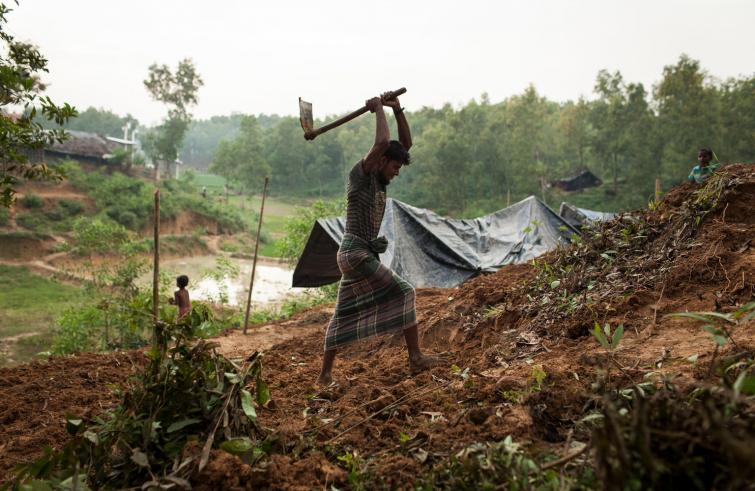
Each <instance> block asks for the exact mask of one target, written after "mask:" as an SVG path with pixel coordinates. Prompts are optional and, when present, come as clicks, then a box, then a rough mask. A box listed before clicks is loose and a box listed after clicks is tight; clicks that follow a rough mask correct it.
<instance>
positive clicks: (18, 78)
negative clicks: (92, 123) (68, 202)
mask: <svg viewBox="0 0 755 491" xmlns="http://www.w3.org/2000/svg"><path fill="white" fill-rule="evenodd" d="M9 12H11V9H9V8H8V7H7V6H6V5H5V4H4V3H0V206H4V207H9V206H10V205H11V204H12V203H13V200H14V196H15V194H16V188H17V187H18V185H19V183H20V182H21V181H22V180H24V179H30V180H34V179H61V178H62V177H63V176H62V175H61V174H60V172H59V171H57V170H56V169H54V168H49V167H47V166H46V165H44V164H40V163H31V162H29V159H28V157H27V155H26V153H25V151H26V150H29V149H40V148H44V147H45V146H46V145H50V144H52V143H53V142H55V141H63V139H64V138H65V132H64V131H63V130H62V129H61V128H60V126H61V125H63V124H64V123H65V122H66V121H68V119H69V118H72V117H75V116H76V110H75V109H74V108H73V107H71V106H70V105H68V104H67V103H66V104H63V105H62V106H57V105H55V104H54V103H53V102H52V100H51V99H50V98H49V97H46V96H43V95H41V93H42V92H43V91H44V89H45V86H44V83H43V82H42V81H41V80H40V74H42V73H46V72H47V71H48V70H47V59H46V58H45V57H44V56H42V54H41V53H40V52H39V50H38V49H37V48H36V47H34V46H33V45H31V44H27V43H21V42H18V41H16V40H15V39H14V38H13V36H11V35H10V34H8V32H7V30H6V24H7V19H6V15H7V14H8V13H9ZM14 111H18V112H17V113H16V112H14ZM40 113H41V115H42V116H43V117H44V118H46V119H47V120H49V121H54V122H55V123H56V125H57V128H54V129H52V130H49V131H47V130H45V129H44V128H43V126H42V124H41V123H40V120H39V116H40Z"/></svg>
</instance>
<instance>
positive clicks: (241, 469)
mask: <svg viewBox="0 0 755 491" xmlns="http://www.w3.org/2000/svg"><path fill="white" fill-rule="evenodd" d="M753 186H755V168H754V167H753V166H750V165H733V166H728V167H726V168H724V169H722V170H720V171H718V172H717V173H716V174H715V175H714V177H713V178H712V179H711V180H710V181H709V182H708V184H706V185H705V186H698V185H694V184H685V185H683V186H682V187H680V188H677V189H675V190H672V191H671V192H670V193H669V195H668V196H667V197H666V199H665V200H664V201H663V202H662V203H661V204H660V206H658V207H657V208H656V209H654V210H641V211H638V212H636V213H633V214H627V215H624V216H620V217H618V218H616V219H615V220H613V221H611V222H609V223H606V224H604V225H602V226H600V227H599V228H596V229H594V230H591V231H588V232H587V233H586V234H585V235H584V237H583V238H582V241H581V243H579V244H575V245H574V246H573V247H571V248H568V249H563V250H558V251H554V252H552V253H550V254H549V255H548V256H546V257H544V258H542V259H541V260H538V261H537V262H535V263H534V264H529V265H519V266H509V267H505V268H502V269H501V270H500V271H498V272H497V273H495V274H492V275H486V276H480V277H477V278H474V279H472V280H470V281H468V282H466V283H465V284H463V285H460V286H459V287H458V288H454V289H437V290H420V291H418V292H417V315H418V320H419V322H420V326H421V335H422V339H423V344H424V345H425V346H429V347H430V348H431V349H432V350H436V351H445V352H446V353H445V355H446V356H447V357H448V363H446V364H444V365H443V366H440V367H438V368H436V369H433V370H432V371H430V372H425V373H421V374H419V375H417V376H414V377H412V376H410V373H409V370H408V367H407V359H406V358H407V355H406V350H405V349H404V347H403V343H402V342H401V339H400V337H399V338H397V337H391V338H381V339H374V340H370V341H368V342H364V343H359V344H356V345H353V346H350V347H348V348H347V349H344V350H343V352H342V353H340V354H339V357H338V359H337V360H336V365H335V369H334V377H335V379H336V381H337V384H335V385H333V386H331V387H328V388H327V389H324V390H320V389H318V388H316V387H315V386H314V381H315V379H316V377H317V374H318V371H319V368H320V362H321V355H322V349H323V331H324V327H325V324H326V320H327V319H326V317H327V316H326V315H325V314H323V311H319V312H317V313H316V314H312V315H302V316H300V317H298V318H297V319H295V320H294V321H293V322H290V323H288V324H286V325H279V326H278V327H279V328H282V329H291V330H294V329H295V330H297V331H298V333H300V334H301V335H299V336H297V337H295V338H292V339H288V340H286V341H283V342H282V343H280V344H277V345H275V346H273V347H271V348H270V349H269V350H267V351H266V352H265V358H264V377H265V379H266V380H267V382H268V384H269V387H270V391H271V393H272V396H273V400H274V404H271V405H270V406H269V407H267V408H259V410H258V420H259V422H260V424H261V425H262V426H263V427H265V428H267V429H268V430H269V434H270V438H269V441H268V442H267V444H268V445H269V447H270V449H271V450H270V452H271V454H272V455H271V457H270V458H268V459H265V460H263V461H262V463H259V464H256V465H255V466H254V467H252V466H250V465H248V464H247V463H245V462H244V461H242V460H241V459H239V458H236V457H232V456H229V455H228V454H226V453H224V452H220V451H218V452H214V453H213V455H212V458H211V460H210V464H208V467H207V468H205V470H204V471H203V473H202V474H201V475H199V476H195V478H194V480H193V484H194V486H195V487H200V488H202V489H217V488H228V489H312V488H323V487H329V486H330V485H335V486H336V487H338V488H343V487H346V486H349V485H351V486H352V487H356V486H358V485H359V483H365V482H369V484H370V486H369V487H372V488H375V487H378V488H379V487H386V488H407V487H410V486H411V483H416V481H417V480H418V479H420V478H421V477H422V476H424V475H427V474H429V473H431V472H432V471H433V469H434V468H435V467H436V466H437V465H440V464H442V463H445V462H447V461H448V459H449V457H451V456H453V455H456V454H457V453H458V452H459V451H461V450H463V449H465V448H467V447H468V446H469V445H472V444H473V443H476V442H489V441H499V440H502V439H504V438H505V437H507V436H509V435H510V436H512V437H513V438H514V439H515V440H516V441H523V442H529V443H528V448H529V449H530V450H531V451H532V452H533V453H535V454H551V455H553V454H555V455H561V454H563V453H564V452H565V451H566V450H567V449H569V448H570V445H572V444H574V443H576V442H577V441H580V440H581V441H582V442H585V441H586V440H587V439H588V438H589V431H588V430H587V429H586V428H585V426H584V425H583V424H580V423H578V421H580V420H581V419H582V418H584V417H585V416H586V415H587V414H588V413H589V411H590V410H591V409H592V408H594V407H595V405H596V400H597V399H599V397H598V396H599V394H601V393H603V392H604V391H605V390H606V388H614V389H617V388H621V387H626V386H629V385H634V384H637V383H640V382H642V381H644V380H646V378H645V377H646V376H652V377H666V378H670V377H673V380H674V383H675V384H676V385H677V386H680V387H685V386H693V385H695V384H697V383H699V381H700V379H705V378H706V377H710V376H711V373H712V372H713V370H711V369H710V367H712V366H713V365H714V364H715V363H714V359H716V357H719V358H718V359H720V357H721V356H729V355H731V356H736V353H734V351H736V350H740V351H741V350H745V351H752V350H753V349H754V348H755V330H754V329H748V327H751V326H752V322H751V323H750V324H749V325H748V326H745V327H746V328H745V329H741V330H738V331H737V332H736V333H735V334H734V336H735V337H736V343H737V346H736V350H734V349H733V348H731V349H729V348H727V349H726V350H722V351H721V352H719V350H718V349H717V348H716V345H715V343H713V342H712V340H711V337H710V335H709V334H708V333H707V332H705V331H703V329H701V327H700V326H699V324H698V323H697V322H694V321H692V320H690V319H685V318H677V317H665V314H668V313H673V312H680V311H685V310H689V311H695V310H701V311H717V312H720V313H727V312H731V311H733V310H734V309H735V308H737V306H739V305H741V304H742V303H744V302H748V301H752V299H753V292H754V291H755V286H754V285H755V283H754V280H755V248H754V247H753V244H752V238H753V237H755V226H754V225H753V222H752V218H751V217H752V216H753V215H755V201H754V200H755V193H753V190H754V188H753ZM596 322H598V323H600V324H601V325H604V324H606V323H610V324H611V325H613V326H617V325H619V324H623V326H624V329H625V331H624V332H625V334H624V338H623V339H622V341H621V344H620V346H619V348H618V349H617V350H615V351H614V352H611V353H609V352H608V351H607V350H604V349H602V348H601V347H600V345H599V344H598V343H597V341H596V340H595V339H594V338H593V337H592V336H590V335H589V333H588V330H589V329H591V328H592V326H593V325H594V324H595V323H596ZM249 339H252V337H251V336H250V337H248V338H244V337H242V336H235V337H233V341H234V342H233V343H226V344H227V346H225V347H223V348H222V349H223V350H225V351H226V352H227V353H228V354H229V355H232V356H240V355H242V354H243V353H245V352H246V353H251V352H253V351H255V350H256V349H258V346H256V345H255V344H256V341H249ZM730 351H731V353H730ZM68 363H70V360H68V359H66V360H64V361H62V362H61V365H60V369H61V371H62V370H68V369H67V368H66V366H67V364H68ZM606 367H613V375H612V376H611V375H610V373H611V372H607V370H606ZM94 369H95V367H94V365H93V366H92V367H91V368H90V371H91V370H94ZM74 370H75V369H74ZM3 373H4V372H0V375H2V374H3ZM30 380H31V381H34V382H31V381H29V382H26V384H29V383H41V382H39V381H41V380H42V379H41V378H39V377H37V376H31V378H30ZM19 383H20V382H19ZM10 397H13V398H19V397H20V394H13V395H11V396H10ZM100 397H103V398H104V397H106V396H103V395H100ZM30 398H31V399H34V397H33V396H31V397H30ZM103 400H105V401H108V402H109V399H103ZM36 403H37V404H40V402H39V401H37V402H36ZM96 410H97V408H96V407H94V408H93V407H91V406H90V411H96ZM61 428H62V426H61ZM61 428H59V429H61ZM26 431H28V432H27V433H25V435H33V434H34V429H33V428H31V427H28V428H27V430H26ZM61 431H62V430H61ZM14 448H15V449H16V450H14V452H18V450H17V449H18V447H14ZM14 455H15V454H14ZM24 456H27V455H26V454H17V455H16V456H15V457H14V458H15V459H16V461H18V460H20V459H21V458H22V457H24Z"/></svg>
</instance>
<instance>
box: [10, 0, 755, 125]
mask: <svg viewBox="0 0 755 491" xmlns="http://www.w3.org/2000/svg"><path fill="white" fill-rule="evenodd" d="M124 5H126V7H127V8H125V9H116V8H113V7H111V6H108V7H107V8H103V2H94V1H92V0H78V1H77V0H74V1H70V2H54V1H51V0H38V1H34V2H32V1H31V0H26V1H24V0H21V3H20V5H18V6H12V8H14V11H13V12H11V13H10V14H9V15H8V31H9V32H10V33H11V34H12V35H14V36H16V38H17V39H18V40H19V41H30V42H33V43H34V44H36V45H38V46H39V47H40V50H41V51H42V53H43V55H45V56H46V57H47V58H48V59H49V69H50V73H49V74H45V75H44V77H43V80H45V81H46V82H48V83H49V89H48V91H47V94H48V95H50V96H51V97H52V98H53V100H54V101H56V102H58V103H61V102H69V103H71V104H73V105H75V106H76V107H77V108H79V109H80V110H83V109H86V108H87V107H89V106H94V107H97V108H103V109H108V110H111V111H113V112H115V113H118V114H122V115H125V114H126V113H131V114H133V115H134V116H135V117H137V118H138V119H139V120H140V121H141V122H142V123H143V124H147V125H151V124H154V123H156V122H158V121H159V120H160V119H161V118H162V117H163V116H164V114H165V112H166V109H165V107H164V106H163V105H162V104H160V103H158V102H156V101H153V100H151V99H150V97H149V95H148V93H147V91H146V90H145V89H144V86H143V84H142V80H144V78H145V77H146V75H147V68H148V66H149V65H150V64H152V63H161V64H162V63H165V64H167V65H169V66H171V67H175V66H176V64H177V63H178V61H179V60H181V59H183V58H187V57H188V58H192V59H193V60H194V62H195V64H196V67H197V70H198V72H199V73H200V75H201V76H202V78H203V79H204V82H205V85H204V86H203V87H202V88H201V89H200V92H199V104H198V105H197V106H196V107H194V108H192V112H193V114H194V116H195V117H196V118H198V119H207V118H210V117H212V116H222V115H228V114H231V113H247V114H259V113H265V114H278V115H296V114H298V106H297V98H298V97H299V96H301V97H303V98H305V99H307V100H309V101H311V102H313V103H314V113H315V117H322V116H325V115H328V114H334V113H340V112H345V111H349V110H353V109H356V108H357V107H358V106H359V105H360V104H362V103H363V101H364V99H365V98H367V97H369V96H371V95H376V94H377V93H378V92H380V91H383V90H387V89H394V88H398V87H400V86H406V87H407V88H408V93H407V94H406V95H405V96H404V97H403V98H402V103H403V105H404V106H405V107H406V108H407V109H410V110H416V109H419V108H421V107H423V106H431V107H440V106H441V105H442V104H445V103H451V104H453V105H455V106H458V105H460V104H465V103H467V102H468V101H470V100H472V99H478V100H479V98H480V96H481V94H483V93H487V94H488V95H489V97H490V100H491V101H493V102H498V101H501V100H503V99H505V98H507V97H510V96H512V95H515V94H520V93H522V92H523V91H524V90H525V88H526V87H527V86H528V85H530V84H533V85H534V86H535V87H536V89H537V90H538V93H540V94H541V95H543V96H545V97H548V98H549V99H552V100H556V101H566V100H574V99H577V98H578V97H580V96H585V97H588V98H591V97H592V91H593V90H592V89H593V86H594V82H595V77H596V75H597V73H598V71H599V70H601V69H607V70H609V71H611V72H613V71H616V70H619V71H621V73H622V74H623V75H624V78H625V80H627V81H631V82H641V83H643V84H644V85H645V87H646V89H648V90H650V89H651V88H652V85H653V84H654V83H655V82H657V81H658V80H660V78H661V76H662V70H663V67H664V66H666V65H670V64H674V63H676V62H677V60H678V59H679V56H680V55H681V54H682V53H684V54H687V55H689V56H690V57H691V58H693V59H696V60H699V61H700V63H701V65H702V67H703V68H704V69H705V70H706V71H708V73H709V74H710V75H711V76H713V77H715V78H718V79H721V80H723V79H726V78H729V77H738V76H749V75H751V74H752V73H753V71H755V58H754V57H753V55H752V53H755V37H753V36H752V35H750V34H749V32H750V26H751V23H752V21H753V20H754V19H755V2H748V1H744V0H721V1H716V2H714V1H709V0H693V1H682V0H667V1H663V2H651V1H648V0H641V1H637V2H631V3H629V2H625V3H624V2H616V1H605V0H603V1H598V0H585V1H578V2H568V3H567V2H559V1H546V0H543V1H535V2H520V1H513V2H491V1H483V0H473V1H470V2H465V3H464V4H463V9H462V8H459V4H458V3H456V2H448V1H444V2H434V3H429V2H416V3H412V4H409V5H405V4H403V3H399V2H397V1H393V0H391V1H389V2H386V3H385V4H384V7H385V8H384V10H383V12H386V13H385V14H382V13H380V12H373V11H370V10H368V9H367V8H366V7H365V6H363V5H361V4H356V3H354V2H347V1H346V0H339V1H334V2H330V3H328V4H321V3H318V4H313V3H308V2H296V1H282V2H279V3H277V4H275V5H270V4H264V5H252V4H249V3H245V2H241V1H238V0H232V1H228V2H224V3H223V4H221V5H215V4H212V5H211V6H210V4H208V3H206V2H201V1H199V0H190V1H184V2H177V1H174V0H171V1H163V2H159V3H155V4H153V3H148V2H146V1H143V0H137V1H135V2H131V3H130V4H124ZM402 9H403V10H402ZM247 60H248V61H247Z"/></svg>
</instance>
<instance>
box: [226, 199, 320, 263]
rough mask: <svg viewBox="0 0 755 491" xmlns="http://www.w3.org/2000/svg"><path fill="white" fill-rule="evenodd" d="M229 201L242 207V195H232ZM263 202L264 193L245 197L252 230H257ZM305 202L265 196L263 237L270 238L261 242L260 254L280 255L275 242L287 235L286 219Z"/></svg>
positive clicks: (245, 219) (248, 222)
mask: <svg viewBox="0 0 755 491" xmlns="http://www.w3.org/2000/svg"><path fill="white" fill-rule="evenodd" d="M228 201H229V203H230V204H231V205H232V206H235V207H236V208H239V209H241V207H242V197H241V196H230V197H229V198H228ZM261 204H262V195H257V196H252V197H251V198H249V197H248V196H244V197H243V211H244V213H243V217H244V221H245V223H246V224H247V226H248V227H249V230H250V231H252V232H256V231H257V216H258V213H259V212H260V205H261ZM305 204H306V203H304V202H301V203H292V202H291V201H288V200H282V199H280V198H275V197H270V196H268V197H267V198H265V215H264V217H263V220H262V237H263V239H268V241H267V242H266V243H263V244H260V256H267V257H278V256H279V255H280V253H279V252H278V250H277V246H276V244H275V242H276V241H277V240H278V239H280V238H282V237H284V236H285V235H286V228H285V226H286V220H287V219H288V218H289V217H290V216H292V215H293V214H294V213H295V212H296V207H297V206H303V205H305ZM250 252H251V251H250Z"/></svg>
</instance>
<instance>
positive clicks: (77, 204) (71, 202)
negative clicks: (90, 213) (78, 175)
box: [58, 199, 84, 217]
mask: <svg viewBox="0 0 755 491" xmlns="http://www.w3.org/2000/svg"><path fill="white" fill-rule="evenodd" d="M58 208H60V209H61V211H62V212H63V214H64V215H65V216H69V217H72V216H76V215H78V214H80V213H82V212H83V211H84V204H83V203H82V202H81V201H77V200H75V199H62V200H60V201H58Z"/></svg>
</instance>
